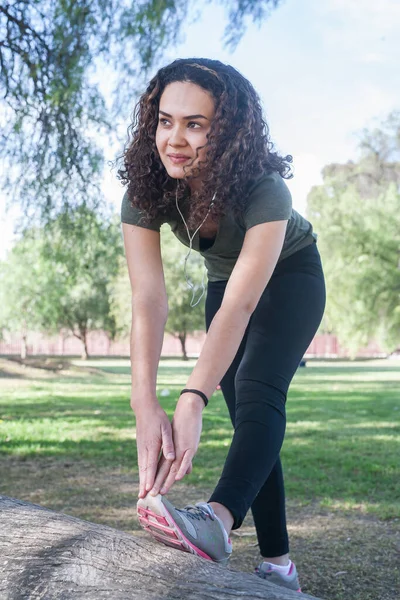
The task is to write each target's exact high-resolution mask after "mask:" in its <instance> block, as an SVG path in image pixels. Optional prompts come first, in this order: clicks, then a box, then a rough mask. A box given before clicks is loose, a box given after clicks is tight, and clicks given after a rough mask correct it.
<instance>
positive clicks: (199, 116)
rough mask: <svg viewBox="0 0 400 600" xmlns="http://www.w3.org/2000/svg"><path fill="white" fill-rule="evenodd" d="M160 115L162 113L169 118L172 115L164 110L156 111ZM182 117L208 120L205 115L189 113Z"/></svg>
mask: <svg viewBox="0 0 400 600" xmlns="http://www.w3.org/2000/svg"><path fill="white" fill-rule="evenodd" d="M158 112H159V113H160V114H161V115H164V117H168V118H169V119H172V118H173V117H172V115H170V114H168V113H166V112H164V111H163V110H160V111H158ZM183 118H184V119H187V120H190V119H206V121H208V119H207V117H205V116H204V115H189V116H188V117H183Z"/></svg>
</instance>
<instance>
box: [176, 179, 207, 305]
mask: <svg viewBox="0 0 400 600" xmlns="http://www.w3.org/2000/svg"><path fill="white" fill-rule="evenodd" d="M215 196H216V194H214V196H213V197H212V200H211V203H210V207H209V209H208V211H207V214H206V216H205V217H204V219H203V220H202V222H201V223H200V225H199V226H198V228H197V229H196V231H195V232H194V234H193V235H190V232H189V227H188V226H187V223H186V221H185V217H184V216H183V214H182V211H181V209H180V208H179V204H178V187H177V188H176V195H175V204H176V208H177V210H178V212H179V214H180V216H181V218H182V221H183V224H184V225H185V229H186V232H187V234H188V238H189V252H188V253H187V254H186V256H185V261H184V265H183V271H184V274H185V280H186V283H187V284H188V286H189V288H190V289H191V290H192V299H191V301H190V306H191V307H192V308H194V307H195V306H197V305H198V303H199V302H200V300H201V299H202V297H203V296H204V294H205V293H206V288H205V286H204V278H205V273H206V269H204V271H203V277H202V280H201V288H202V291H201V295H200V298H199V299H198V300H197V302H195V303H194V304H193V302H194V297H195V293H196V290H195V287H194V285H193V283H192V282H191V281H190V279H189V277H188V275H187V272H186V263H187V261H188V259H189V256H190V253H191V251H192V247H193V240H194V238H195V235H196V233H197V232H198V231H199V230H200V228H201V226H202V225H203V224H204V222H205V220H206V219H207V217H208V215H209V213H210V210H211V207H212V206H213V204H214V199H215Z"/></svg>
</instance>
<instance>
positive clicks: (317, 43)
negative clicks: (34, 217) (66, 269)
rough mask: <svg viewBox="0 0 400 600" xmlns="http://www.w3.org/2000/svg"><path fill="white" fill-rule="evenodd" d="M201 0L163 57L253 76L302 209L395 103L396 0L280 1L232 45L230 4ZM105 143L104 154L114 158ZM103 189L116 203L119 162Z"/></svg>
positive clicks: (3, 224) (399, 12)
mask: <svg viewBox="0 0 400 600" xmlns="http://www.w3.org/2000/svg"><path fill="white" fill-rule="evenodd" d="M199 4H200V3H197V7H198V8H197V10H196V14H193V15H192V16H191V17H190V19H189V21H188V22H187V23H186V26H185V28H184V31H183V32H182V35H181V38H182V39H181V42H180V43H179V45H178V46H176V47H174V48H169V49H168V51H167V52H166V53H165V56H164V61H163V63H162V64H168V63H169V62H170V61H171V60H173V59H175V58H178V57H194V56H197V57H199V56H202V57H207V58H215V59H219V60H221V61H223V62H226V63H229V64H231V65H232V66H234V67H235V68H237V69H238V70H239V71H240V72H241V73H242V74H243V75H244V76H245V77H247V78H248V79H249V80H250V81H251V83H252V84H253V85H254V87H255V89H256V90H257V92H258V93H259V95H260V97H261V100H262V104H263V108H264V111H265V115H266V119H267V122H268V124H269V127H270V132H271V135H272V139H273V141H274V142H275V144H276V147H277V149H278V150H279V151H280V152H281V153H284V154H292V155H293V158H294V178H293V179H292V180H290V181H289V182H288V184H289V187H290V190H291V192H292V196H293V205H294V208H296V210H298V211H299V212H301V213H303V214H304V212H305V209H306V198H307V194H308V192H309V191H310V189H311V187H312V186H313V185H318V184H319V183H321V181H322V180H321V169H322V168H323V167H324V165H326V164H329V163H332V162H341V163H344V162H346V161H348V160H351V159H356V158H357V144H358V139H359V134H360V131H361V130H362V129H363V128H365V127H371V126H372V127H373V126H376V125H377V124H378V123H379V121H380V120H382V119H384V118H385V117H386V116H387V115H388V114H389V113H390V112H391V111H393V110H395V109H400V69H399V68H398V63H399V58H400V36H399V35H398V31H399V29H400V1H399V0H379V2H377V1H376V0H324V1H323V2H321V0H301V2H299V1H298V0H284V1H283V3H282V5H281V6H280V7H279V8H278V9H276V10H274V11H273V12H272V13H271V15H270V16H269V17H268V18H267V19H265V21H264V22H263V23H262V25H261V26H255V25H254V24H252V23H251V22H250V23H249V24H248V26H247V30H246V33H245V35H244V36H243V38H242V40H241V42H240V43H239V45H238V47H237V49H236V50H235V51H234V52H230V51H228V50H227V49H226V48H224V47H223V43H222V38H223V33H224V27H225V25H226V23H227V11H226V9H224V8H222V6H220V5H216V3H215V2H214V1H212V0H211V2H210V3H208V4H205V6H204V8H201V7H200V8H199ZM200 6H201V5H200ZM160 66H161V65H160ZM134 103H135V98H133V99H132V107H133V105H134ZM126 125H128V123H126ZM125 129H126V128H125ZM124 143H125V139H121V148H122V147H123V144H124ZM121 148H119V149H118V150H120V149H121ZM113 150H115V149H113ZM107 152H108V153H107ZM110 152H111V150H106V158H107V159H113V158H114V155H113V154H110ZM103 191H104V193H105V195H106V198H107V200H108V201H109V202H110V203H112V204H113V205H114V206H115V210H116V211H118V210H119V205H120V202H121V198H122V195H123V189H122V188H121V186H120V184H119V183H118V181H117V180H116V177H115V171H113V172H110V171H109V170H106V172H105V176H104V181H103ZM5 204H6V202H5V199H4V196H3V197H0V258H3V257H4V256H5V253H6V250H7V248H9V246H10V244H11V242H12V235H13V219H14V217H15V211H11V212H10V213H8V214H6V211H5V207H4V205H5Z"/></svg>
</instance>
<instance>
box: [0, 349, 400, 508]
mask: <svg viewBox="0 0 400 600" xmlns="http://www.w3.org/2000/svg"><path fill="white" fill-rule="evenodd" d="M77 364H79V365H80V366H82V364H83V363H79V361H77ZM86 365H87V366H90V367H95V368H97V369H98V374H96V372H95V371H94V370H93V368H92V369H91V371H90V373H87V372H85V370H80V371H78V370H77V371H76V372H74V373H73V374H72V375H71V374H69V375H68V376H64V375H62V374H60V375H57V376H51V377H47V378H46V377H41V378H39V377H37V378H29V377H24V378H18V379H17V378H16V379H6V378H3V379H0V386H1V398H0V458H1V462H2V463H3V467H6V464H7V460H8V459H14V460H15V459H18V460H20V461H24V460H27V459H35V460H37V461H41V460H48V459H51V460H52V461H60V463H61V462H64V463H65V462H68V461H73V462H74V463H76V462H77V461H82V464H85V465H87V464H90V465H91V466H92V467H94V468H95V467H96V466H98V467H105V466H107V467H110V468H116V469H120V470H122V471H124V472H129V473H131V474H132V473H133V474H134V475H135V473H136V476H137V468H136V449H135V421H134V416H133V413H132V411H131V409H130V407H129V378H130V369H129V363H128V361H124V360H98V361H91V362H89V363H86ZM192 366H193V362H191V363H183V362H181V361H171V360H166V361H162V362H161V365H160V369H159V379H158V391H159V393H160V392H162V390H168V391H169V395H161V394H160V395H159V398H160V401H161V403H162V405H163V406H164V407H165V409H166V411H167V413H168V414H169V415H170V416H172V414H173V409H174V406H175V403H176V400H177V397H178V393H179V390H180V389H181V388H182V387H183V386H184V384H185V383H186V377H187V375H188V374H189V373H190V370H191V368H192ZM203 414H204V425H203V434H202V442H201V446H200V449H199V451H198V454H197V456H196V460H195V465H194V470H193V472H192V474H191V475H190V476H188V477H186V478H185V482H186V483H187V484H191V485H194V486H202V487H207V488H210V487H212V486H213V485H214V484H215V483H216V481H217V479H218V476H219V474H220V471H221V468H222V465H223V461H224V458H225V456H226V453H227V450H228V447H229V443H230V440H231V437H232V429H231V424H230V421H229V417H228V413H227V410H226V407H225V404H224V401H223V398H222V394H221V393H220V392H218V393H216V394H215V395H214V396H213V398H212V400H211V401H210V403H209V406H208V407H207V410H205V411H204V413H203ZM287 417H288V425H287V433H286V438H285V443H284V448H283V450H282V459H283V464H284V469H285V473H286V490H287V497H288V499H289V501H290V502H291V503H295V504H297V505H302V506H304V505H307V504H310V503H318V504H319V505H320V506H321V507H325V508H329V509H332V510H335V509H340V510H346V511H361V512H362V513H370V514H371V513H374V514H376V515H377V516H378V517H380V518H393V517H398V516H399V505H400V490H399V481H400V472H399V471H400V468H399V456H400V452H399V451H400V444H399V441H400V426H399V417H400V364H399V363H398V362H397V363H396V362H394V361H392V363H390V362H388V361H383V360H382V361H373V362H359V363H337V362H335V363H332V364H327V363H318V362H312V363H308V366H307V368H305V369H299V371H298V373H297V374H296V377H295V379H294V381H293V384H292V387H291V390H290V394H289V398H288V403H287ZM2 488H3V490H2V491H3V492H4V491H6V493H9V492H10V490H9V489H7V485H5V486H4V479H3V484H2ZM10 495H12V494H10Z"/></svg>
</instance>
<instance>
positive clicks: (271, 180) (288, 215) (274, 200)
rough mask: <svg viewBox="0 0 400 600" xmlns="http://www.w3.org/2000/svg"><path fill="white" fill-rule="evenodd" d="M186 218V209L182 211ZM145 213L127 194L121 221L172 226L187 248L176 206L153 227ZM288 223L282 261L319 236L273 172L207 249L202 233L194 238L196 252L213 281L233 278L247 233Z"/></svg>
mask: <svg viewBox="0 0 400 600" xmlns="http://www.w3.org/2000/svg"><path fill="white" fill-rule="evenodd" d="M181 210H182V212H183V214H184V215H185V210H184V206H183V205H182V208H181ZM142 218H143V215H142V213H141V211H140V210H139V209H138V208H136V207H133V206H132V205H131V203H130V202H129V200H128V198H127V194H126V193H125V195H124V198H123V200H122V208H121V220H122V222H123V223H129V224H131V225H138V226H140V227H146V228H147V229H152V230H154V231H160V228H161V225H163V224H164V223H168V224H169V226H170V227H171V230H172V232H173V233H174V235H175V236H176V237H177V238H178V240H179V241H181V242H182V243H183V244H184V245H185V246H188V247H189V240H188V235H187V231H186V228H185V226H184V224H183V221H182V218H181V216H180V215H179V213H178V211H177V210H176V208H175V207H173V208H172V209H171V212H170V214H168V215H166V216H162V217H159V218H157V219H155V220H154V221H152V222H151V223H149V224H146V225H144V224H143V223H142ZM283 220H287V221H288V224H287V229H286V235H285V241H284V244H283V248H282V251H281V254H280V256H279V260H278V262H279V261H281V260H283V259H284V258H287V257H288V256H290V255H291V254H294V253H295V252H297V251H298V250H301V249H302V248H304V247H305V246H308V245H310V244H312V243H313V242H314V241H315V240H316V239H317V236H316V234H315V233H314V232H313V228H312V225H311V223H309V221H307V220H306V219H305V218H304V217H302V216H301V215H300V214H299V213H298V212H296V211H295V210H294V209H293V208H292V198H291V195H290V192H289V189H288V187H287V185H286V183H285V181H284V180H283V179H282V177H281V176H280V175H279V173H277V172H271V173H268V174H265V175H263V176H262V177H260V178H259V179H257V180H256V181H255V182H254V183H253V184H252V185H251V187H250V189H249V195H248V199H247V203H246V208H245V209H244V210H243V212H242V214H240V215H233V214H230V213H228V214H226V215H224V216H223V217H222V218H221V220H220V222H219V227H218V232H217V234H216V237H215V241H214V243H213V244H212V245H211V246H210V247H209V248H207V249H201V248H200V240H199V234H198V233H197V234H196V235H195V237H194V239H193V244H192V247H193V250H196V251H197V252H200V254H201V255H202V256H203V257H204V263H205V266H206V269H207V275H208V279H209V281H221V280H224V281H225V280H227V279H229V276H230V274H231V273H232V271H233V268H234V266H235V264H236V261H237V258H238V256H239V253H240V250H241V249H242V246H243V241H244V237H245V235H246V231H247V230H248V229H250V228H251V227H254V225H259V224H260V223H268V222H270V221H283Z"/></svg>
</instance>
